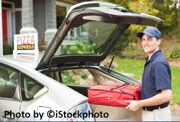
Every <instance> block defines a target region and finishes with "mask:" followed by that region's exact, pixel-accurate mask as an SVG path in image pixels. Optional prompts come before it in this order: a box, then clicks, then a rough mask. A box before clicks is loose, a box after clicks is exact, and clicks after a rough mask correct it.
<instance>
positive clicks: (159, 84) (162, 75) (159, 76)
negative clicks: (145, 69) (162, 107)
mask: <svg viewBox="0 0 180 122" xmlns="http://www.w3.org/2000/svg"><path fill="white" fill-rule="evenodd" d="M154 66H155V67H154V76H155V85H156V90H157V91H159V90H163V89H171V72H170V68H169V67H168V66H167V65H166V64H163V63H161V62H158V63H156V64H155V65H154Z"/></svg>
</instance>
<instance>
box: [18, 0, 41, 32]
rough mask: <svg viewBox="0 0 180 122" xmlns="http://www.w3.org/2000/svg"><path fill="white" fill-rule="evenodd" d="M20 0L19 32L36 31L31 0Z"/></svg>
mask: <svg viewBox="0 0 180 122" xmlns="http://www.w3.org/2000/svg"><path fill="white" fill-rule="evenodd" d="M21 1H22V28H21V29H20V33H21V34H22V33H37V30H36V29H35V28H34V19H33V17H34V16H33V0H21Z"/></svg>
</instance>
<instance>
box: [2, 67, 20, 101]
mask: <svg viewBox="0 0 180 122" xmlns="http://www.w3.org/2000/svg"><path fill="white" fill-rule="evenodd" d="M17 85H18V72H17V71H16V70H14V69H12V68H10V67H7V66H5V65H1V64H0V97H5V98H13V97H14V94H15V91H16V88H17Z"/></svg>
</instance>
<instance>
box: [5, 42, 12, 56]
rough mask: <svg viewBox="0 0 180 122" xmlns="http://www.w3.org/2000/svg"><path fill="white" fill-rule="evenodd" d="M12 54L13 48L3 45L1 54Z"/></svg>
mask: <svg viewBox="0 0 180 122" xmlns="http://www.w3.org/2000/svg"><path fill="white" fill-rule="evenodd" d="M12 53H13V47H12V46H10V45H8V44H3V54H4V55H7V54H12Z"/></svg>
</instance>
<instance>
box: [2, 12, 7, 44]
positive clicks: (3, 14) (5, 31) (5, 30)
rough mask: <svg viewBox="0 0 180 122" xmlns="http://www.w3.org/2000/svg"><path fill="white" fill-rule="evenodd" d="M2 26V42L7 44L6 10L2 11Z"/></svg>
mask: <svg viewBox="0 0 180 122" xmlns="http://www.w3.org/2000/svg"><path fill="white" fill-rule="evenodd" d="M2 26H3V42H4V43H7V40H8V29H7V10H6V9H2Z"/></svg>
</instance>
